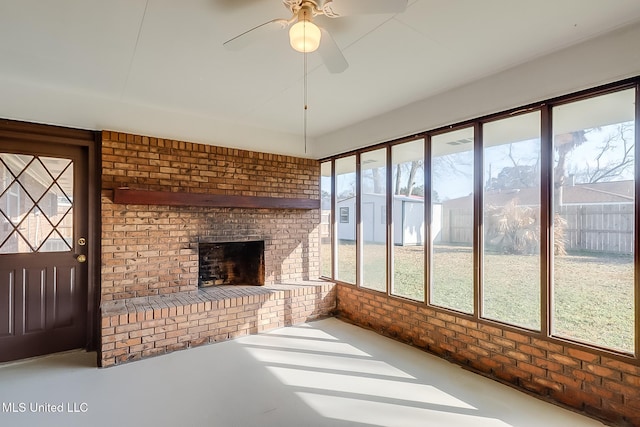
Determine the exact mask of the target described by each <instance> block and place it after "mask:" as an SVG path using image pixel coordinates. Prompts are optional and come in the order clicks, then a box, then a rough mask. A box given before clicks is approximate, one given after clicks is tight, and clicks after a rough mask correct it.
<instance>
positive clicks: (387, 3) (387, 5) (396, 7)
mask: <svg viewBox="0 0 640 427" xmlns="http://www.w3.org/2000/svg"><path fill="white" fill-rule="evenodd" d="M408 2H409V1H408V0H327V1H325V2H324V4H323V5H322V11H323V12H324V14H325V15H326V16H328V17H329V18H338V17H340V16H347V15H366V14H369V15H371V14H377V13H400V12H404V11H405V9H406V8H407V3H408Z"/></svg>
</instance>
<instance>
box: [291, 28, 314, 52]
mask: <svg viewBox="0 0 640 427" xmlns="http://www.w3.org/2000/svg"><path fill="white" fill-rule="evenodd" d="M320 38H321V32H320V28H318V26H317V25H316V24H314V23H313V22H311V21H307V20H301V21H298V22H296V23H295V24H294V25H292V26H291V28H290V29H289V43H291V47H292V48H293V49H295V50H297V51H298V52H303V53H304V52H307V53H308V52H313V51H315V50H316V49H318V47H319V46H320Z"/></svg>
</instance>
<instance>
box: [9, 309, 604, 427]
mask: <svg viewBox="0 0 640 427" xmlns="http://www.w3.org/2000/svg"><path fill="white" fill-rule="evenodd" d="M95 360H96V355H95V353H85V352H69V353H64V354H58V355H52V356H48V357H44V358H38V359H33V360H28V361H22V362H16V363H9V364H4V365H0V403H1V404H2V408H0V409H1V412H0V425H1V426H14V427H16V426H65V427H71V426H83V427H84V426H110V427H111V426H160V427H162V426H183V427H191V426H216V427H217V426H238V427H251V426H277V427H286V426H295V427H300V426H393V427H408V426H456V427H459V426H473V427H481V426H532V427H533V426H535V427H538V426H547V427H549V426H562V427H566V426H572V427H578V426H602V425H603V424H602V423H599V422H597V421H594V420H592V419H590V418H587V417H584V416H581V415H579V414H576V413H573V412H570V411H567V410H565V409H562V408H559V407H557V406H554V405H552V404H549V403H545V402H542V401H540V400H538V399H535V398H533V397H531V396H528V395H526V394H524V393H521V392H518V391H516V390H513V389H511V388H509V387H507V386H504V385H502V384H499V383H497V382H495V381H492V380H489V379H487V378H484V377H482V376H479V375H475V374H472V373H470V372H468V371H465V370H464V369H461V368H460V367H458V366H456V365H454V364H451V363H448V362H446V361H444V360H442V359H439V358H437V357H434V356H432V355H429V354H427V353H425V352H422V351H420V350H418V349H416V348H412V347H410V346H407V345H404V344H400V343H398V342H395V341H393V340H390V339H387V338H384V337H381V336H379V335H377V334H375V333H373V332H371V331H367V330H364V329H361V328H359V327H356V326H353V325H350V324H347V323H344V322H342V321H340V320H337V319H333V318H331V319H325V320H321V321H317V322H313V323H309V324H306V325H300V326H295V327H289V328H283V329H278V330H275V331H272V332H269V333H266V334H262V335H254V336H248V337H244V338H240V339H237V340H234V341H227V342H223V343H218V344H212V345H208V346H203V347H198V348H194V349H191V350H186V351H179V352H175V353H172V354H169V355H165V356H159V357H155V358H152V359H146V360H143V361H139V362H134V363H129V364H125V365H122V366H116V367H112V368H106V369H97V368H95ZM54 409H55V410H56V411H57V410H58V409H61V410H62V412H53V410H54Z"/></svg>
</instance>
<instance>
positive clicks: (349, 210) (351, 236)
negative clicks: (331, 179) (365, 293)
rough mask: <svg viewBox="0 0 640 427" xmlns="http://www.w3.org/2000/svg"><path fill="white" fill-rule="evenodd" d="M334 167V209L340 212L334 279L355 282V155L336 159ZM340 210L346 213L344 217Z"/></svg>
mask: <svg viewBox="0 0 640 427" xmlns="http://www.w3.org/2000/svg"><path fill="white" fill-rule="evenodd" d="M335 167H336V172H335V175H336V210H337V211H338V212H341V214H340V221H339V222H338V236H337V237H338V246H337V253H336V257H337V258H338V259H337V261H338V271H336V279H337V280H341V281H343V282H349V283H356V259H357V254H356V209H355V208H356V157H355V156H349V157H345V158H342V159H337V160H336V161H335ZM342 212H345V213H346V214H345V215H344V218H343V215H342ZM343 220H344V221H343Z"/></svg>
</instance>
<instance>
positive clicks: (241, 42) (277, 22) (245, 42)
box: [222, 19, 289, 50]
mask: <svg viewBox="0 0 640 427" xmlns="http://www.w3.org/2000/svg"><path fill="white" fill-rule="evenodd" d="M287 25H289V21H287V20H286V19H274V20H273V21H269V22H265V23H264V24H260V25H258V26H257V27H253V28H251V29H250V30H247V31H245V32H244V33H242V34H240V35H237V36H235V37H234V38H232V39H230V40H227V41H226V42H224V43H223V44H222V45H223V46H224V47H226V48H227V49H229V50H240V49H244V48H245V47H247V46H249V45H250V44H252V43H254V42H256V41H258V40H260V39H261V38H263V37H264V36H265V35H267V34H270V33H272V32H275V31H276V30H282V29H284V28H286V27H287Z"/></svg>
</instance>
